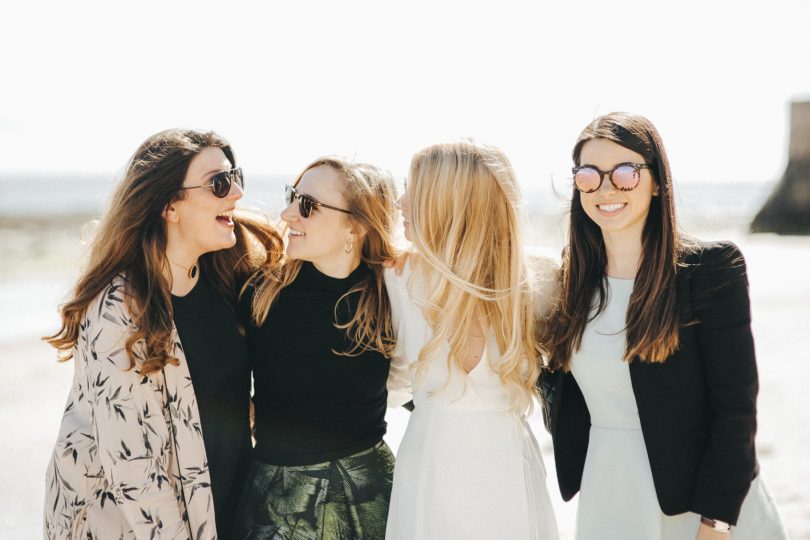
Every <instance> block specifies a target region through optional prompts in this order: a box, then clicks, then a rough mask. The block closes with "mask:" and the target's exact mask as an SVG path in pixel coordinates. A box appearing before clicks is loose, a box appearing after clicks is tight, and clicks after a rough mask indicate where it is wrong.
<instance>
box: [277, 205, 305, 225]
mask: <svg viewBox="0 0 810 540" xmlns="http://www.w3.org/2000/svg"><path fill="white" fill-rule="evenodd" d="M300 217H301V216H300V215H299V213H298V204H297V202H296V201H293V202H291V203H290V204H288V205H287V208H285V209H284V210H282V212H281V219H283V220H284V221H286V222H287V223H290V222H293V221H298V219H299V218H300Z"/></svg>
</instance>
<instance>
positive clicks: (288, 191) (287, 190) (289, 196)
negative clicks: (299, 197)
mask: <svg viewBox="0 0 810 540" xmlns="http://www.w3.org/2000/svg"><path fill="white" fill-rule="evenodd" d="M293 200H295V190H294V189H293V187H292V186H284V203H285V204H286V205H287V206H290V205H291V204H292V202H293Z"/></svg>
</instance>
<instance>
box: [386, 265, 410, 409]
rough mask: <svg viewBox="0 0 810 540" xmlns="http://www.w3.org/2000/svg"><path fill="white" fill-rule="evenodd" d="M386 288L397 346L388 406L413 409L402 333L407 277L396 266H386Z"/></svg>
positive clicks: (392, 364)
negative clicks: (398, 271) (399, 273)
mask: <svg viewBox="0 0 810 540" xmlns="http://www.w3.org/2000/svg"><path fill="white" fill-rule="evenodd" d="M383 276H384V279H385V288H386V290H387V291H388V298H389V300H390V303H391V324H392V325H393V327H394V328H393V330H394V337H395V338H396V340H397V346H396V349H395V351H394V356H393V357H392V358H391V365H390V367H389V369H388V383H387V386H388V406H389V407H392V408H396V407H400V406H403V407H405V408H406V409H408V410H413V402H412V401H411V400H412V397H413V396H412V388H411V374H410V369H409V365H408V360H407V358H406V357H405V352H404V339H403V334H402V316H403V313H402V302H403V297H404V295H405V294H407V289H406V287H407V278H406V276H404V275H397V274H396V270H395V269H394V268H386V269H385V271H384V272H383Z"/></svg>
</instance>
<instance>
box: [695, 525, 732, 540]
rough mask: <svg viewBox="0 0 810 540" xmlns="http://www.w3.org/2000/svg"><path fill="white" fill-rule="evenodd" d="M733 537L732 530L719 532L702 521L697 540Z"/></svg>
mask: <svg viewBox="0 0 810 540" xmlns="http://www.w3.org/2000/svg"><path fill="white" fill-rule="evenodd" d="M731 538H732V536H731V533H730V532H717V531H715V530H714V529H712V528H711V527H709V526H708V525H706V524H705V523H701V524H700V527H698V532H697V536H696V537H695V540H731Z"/></svg>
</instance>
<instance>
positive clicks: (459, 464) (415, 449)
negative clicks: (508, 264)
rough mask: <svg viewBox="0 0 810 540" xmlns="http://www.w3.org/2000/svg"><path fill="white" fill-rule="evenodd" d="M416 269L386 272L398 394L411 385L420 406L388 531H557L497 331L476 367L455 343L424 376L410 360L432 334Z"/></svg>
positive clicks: (407, 537)
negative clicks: (501, 372) (512, 400)
mask: <svg viewBox="0 0 810 540" xmlns="http://www.w3.org/2000/svg"><path fill="white" fill-rule="evenodd" d="M408 274H409V272H408V269H407V268H406V270H405V272H404V273H403V275H402V276H395V275H394V273H393V271H387V272H386V276H385V278H386V285H387V287H388V292H389V296H390V297H391V303H392V311H393V314H394V325H395V327H396V330H397V338H398V339H397V342H398V355H397V359H395V361H394V362H393V363H392V370H391V371H392V374H391V377H390V381H393V383H392V384H391V385H390V386H391V388H390V390H389V392H390V397H391V401H392V402H393V404H397V403H401V402H404V401H405V400H406V399H407V398H406V397H405V396H403V394H402V390H403V387H412V392H413V401H414V405H415V407H416V408H415V410H414V412H413V413H412V414H411V417H410V420H409V422H408V427H407V430H406V431H405V435H404V437H403V439H402V442H401V444H400V446H399V451H398V453H397V459H396V467H395V469H394V486H393V491H392V493H391V505H390V509H389V514H388V527H387V530H386V539H388V540H415V539H419V540H434V539H435V540H439V539H441V540H454V539H465V540H475V539H501V538H503V539H509V540H521V539H532V540H534V539H543V540H546V539H556V538H557V537H558V536H557V525H556V521H555V518H554V512H553V509H552V506H551V502H550V500H549V496H548V491H547V489H546V483H545V478H546V473H545V469H544V468H543V459H542V457H541V455H540V448H539V447H538V445H537V442H536V441H535V439H534V436H533V435H532V433H531V431H530V430H529V427H528V425H527V423H526V418H525V417H524V416H522V415H519V414H517V413H515V412H513V411H511V410H510V408H509V398H508V396H507V392H506V390H505V389H504V387H503V385H501V383H500V381H499V379H498V375H497V374H496V373H495V372H494V371H493V370H492V368H491V365H492V364H495V363H496V362H497V361H498V358H499V356H500V355H499V353H498V350H497V347H496V346H495V345H494V337H493V336H489V337H488V338H487V348H486V350H485V353H484V355H483V357H482V359H481V361H480V363H479V364H478V365H477V366H476V367H475V368H474V369H473V370H472V371H471V372H470V373H469V374H466V373H464V372H463V371H462V370H461V369H459V368H457V367H455V366H453V368H452V369H450V368H448V365H447V355H448V354H449V346H446V347H445V348H444V350H443V351H442V354H441V356H439V357H436V358H434V359H433V361H432V362H431V364H430V365H429V366H428V368H427V372H426V373H425V374H424V375H423V376H420V377H416V376H415V373H414V370H413V369H409V368H408V366H409V365H410V364H413V363H414V362H416V360H417V359H418V355H419V351H420V350H421V349H422V347H423V346H424V344H425V343H427V341H428V340H429V338H430V337H431V330H430V328H429V326H428V324H427V321H425V319H424V317H423V316H422V313H421V311H420V309H419V308H418V307H417V306H416V305H415V304H414V302H413V301H412V300H411V299H410V298H409V294H408V289H407V281H408ZM417 291H418V287H416V286H415V287H414V292H415V294H418V292H417ZM445 383H447V386H445V387H444V388H443V386H444V385H445ZM432 391H435V392H432Z"/></svg>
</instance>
